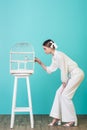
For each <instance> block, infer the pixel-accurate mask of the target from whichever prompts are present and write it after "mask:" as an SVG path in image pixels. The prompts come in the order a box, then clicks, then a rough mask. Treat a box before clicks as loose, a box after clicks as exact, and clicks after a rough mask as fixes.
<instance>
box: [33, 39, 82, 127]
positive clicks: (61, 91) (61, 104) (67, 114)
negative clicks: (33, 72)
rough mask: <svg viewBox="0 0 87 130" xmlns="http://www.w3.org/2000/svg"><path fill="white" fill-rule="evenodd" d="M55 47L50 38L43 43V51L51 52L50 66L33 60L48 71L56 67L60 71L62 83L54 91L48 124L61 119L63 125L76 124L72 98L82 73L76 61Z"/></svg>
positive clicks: (36, 59)
mask: <svg viewBox="0 0 87 130" xmlns="http://www.w3.org/2000/svg"><path fill="white" fill-rule="evenodd" d="M56 48H57V45H56V44H55V43H54V41H53V40H51V39H48V40H46V41H45V42H44V43H43V49H44V51H45V53H46V54H52V63H51V65H50V66H45V65H44V64H43V63H42V61H41V60H40V59H38V58H35V62H38V63H39V64H40V65H41V66H42V68H43V69H44V70H45V71H47V72H48V73H51V72H53V71H56V70H57V69H60V71H61V82H62V83H61V86H60V87H59V88H58V90H57V91H56V95H55V99H54V103H53V106H52V109H51V113H50V116H51V117H53V120H52V122H51V123H50V124H49V126H53V125H55V124H56V123H58V124H61V121H62V122H66V123H65V124H64V125H63V126H77V117H76V113H75V108H74V105H73V102H72V98H73V96H74V94H75V92H76V90H77V88H78V86H79V85H80V83H81V82H82V80H83V78H84V73H83V71H82V70H81V69H80V68H79V67H78V65H77V63H76V62H74V61H73V60H72V59H71V58H70V57H68V56H67V55H66V54H64V53H63V52H61V51H57V50H56Z"/></svg>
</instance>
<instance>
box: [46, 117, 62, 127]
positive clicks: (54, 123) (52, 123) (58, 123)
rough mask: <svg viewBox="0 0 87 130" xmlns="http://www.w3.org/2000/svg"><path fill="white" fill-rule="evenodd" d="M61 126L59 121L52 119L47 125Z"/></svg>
mask: <svg viewBox="0 0 87 130" xmlns="http://www.w3.org/2000/svg"><path fill="white" fill-rule="evenodd" d="M54 125H61V121H60V120H58V119H53V121H52V122H51V123H50V124H48V126H54Z"/></svg>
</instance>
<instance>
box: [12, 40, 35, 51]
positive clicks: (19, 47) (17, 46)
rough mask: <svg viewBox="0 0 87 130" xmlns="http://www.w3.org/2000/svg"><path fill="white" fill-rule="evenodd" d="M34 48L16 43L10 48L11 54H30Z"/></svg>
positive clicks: (24, 43) (27, 44) (26, 44)
mask: <svg viewBox="0 0 87 130" xmlns="http://www.w3.org/2000/svg"><path fill="white" fill-rule="evenodd" d="M32 51H34V48H33V46H32V44H30V43H27V42H23V43H16V44H15V45H14V46H13V47H12V48H11V52H32Z"/></svg>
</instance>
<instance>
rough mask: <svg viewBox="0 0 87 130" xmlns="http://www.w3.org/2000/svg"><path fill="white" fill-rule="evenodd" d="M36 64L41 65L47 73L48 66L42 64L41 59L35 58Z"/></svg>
mask: <svg viewBox="0 0 87 130" xmlns="http://www.w3.org/2000/svg"><path fill="white" fill-rule="evenodd" d="M35 62H37V63H38V64H39V65H41V67H42V68H43V69H44V70H45V71H47V69H46V66H45V65H44V64H43V63H42V62H41V60H40V59H39V58H36V57H35Z"/></svg>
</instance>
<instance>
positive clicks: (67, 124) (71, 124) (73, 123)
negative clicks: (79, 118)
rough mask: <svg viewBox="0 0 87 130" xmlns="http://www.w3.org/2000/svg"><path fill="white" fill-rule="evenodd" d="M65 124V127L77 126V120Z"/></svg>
mask: <svg viewBox="0 0 87 130" xmlns="http://www.w3.org/2000/svg"><path fill="white" fill-rule="evenodd" d="M63 126H65V127H73V126H76V125H75V122H68V123H66V124H64V125H63Z"/></svg>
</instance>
